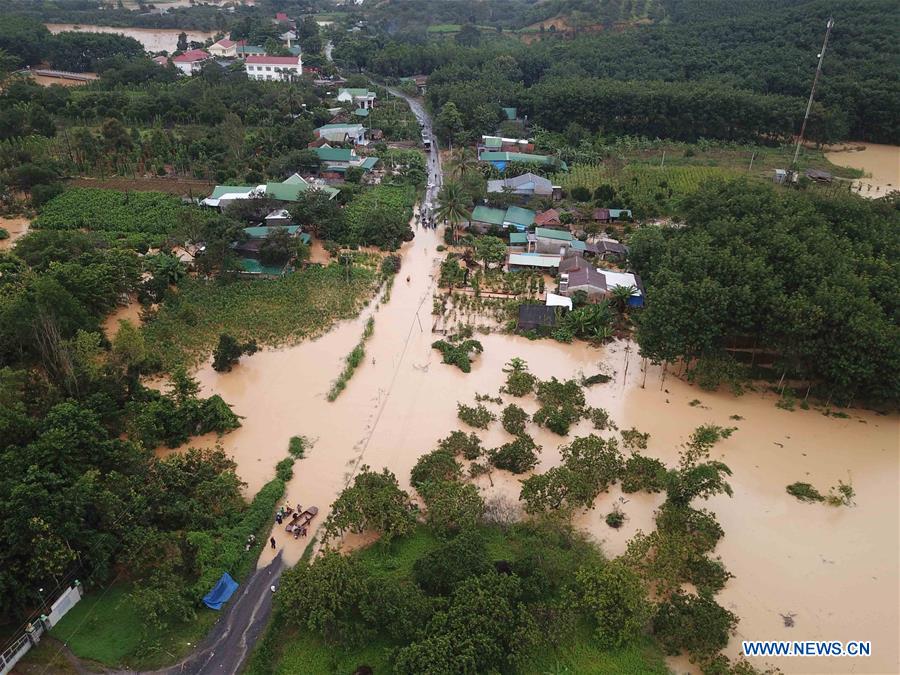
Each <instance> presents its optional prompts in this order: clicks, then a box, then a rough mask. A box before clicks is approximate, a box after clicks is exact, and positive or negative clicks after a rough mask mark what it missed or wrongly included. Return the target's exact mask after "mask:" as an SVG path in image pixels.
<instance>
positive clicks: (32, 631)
mask: <svg viewBox="0 0 900 675" xmlns="http://www.w3.org/2000/svg"><path fill="white" fill-rule="evenodd" d="M79 600H81V584H80V583H78V582H77V581H76V582H75V585H74V586H70V587H69V588H67V589H66V590H65V591H64V592H63V594H62V595H60V596H59V597H58V598H57V599H56V602H54V603H53V604H52V605H51V607H50V614H49V616H44V615H41V618H40V619H38V620H37V621H34V622H33V623H29V624H28V627H27V628H26V629H25V632H24V633H22V635H20V636H19V637H18V638H16V639H15V640H14V641H13V642H12V644H10V645H9V646H8V647H7V648H6V649H5V650H4V651H3V652H2V653H0V675H6V674H7V673H8V672H9V671H11V670H12V668H13V666H15V665H16V664H17V663H18V662H19V660H20V659H21V658H22V657H23V656H25V654H27V653H28V650H29V649H31V648H32V647H33V646H34V645H36V644H37V643H38V642H40V641H41V636H43V635H44V633H46V632H47V631H48V630H50V629H51V628H53V626H55V625H56V624H57V623H59V620H60V619H62V618H63V617H64V616H65V615H66V612H68V611H69V610H70V609H72V607H74V606H75V605H76V604H77V603H78V601H79Z"/></svg>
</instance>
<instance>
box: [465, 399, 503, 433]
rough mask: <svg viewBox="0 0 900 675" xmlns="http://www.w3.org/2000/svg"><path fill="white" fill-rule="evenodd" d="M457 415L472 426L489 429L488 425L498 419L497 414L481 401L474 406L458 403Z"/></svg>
mask: <svg viewBox="0 0 900 675" xmlns="http://www.w3.org/2000/svg"><path fill="white" fill-rule="evenodd" d="M456 416H457V417H459V419H461V420H462V421H463V422H465V423H466V424H468V425H469V426H470V427H475V428H476V429H487V428H488V425H489V424H490V423H491V422H493V421H494V420H495V419H497V416H496V415H495V414H494V413H492V412H491V411H490V410H488V409H487V408H486V407H485V406H484V405H483V404H481V403H479V404H478V405H476V406H474V407H473V406H470V405H465V404H463V403H457V404H456Z"/></svg>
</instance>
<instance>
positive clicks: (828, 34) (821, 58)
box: [792, 17, 834, 166]
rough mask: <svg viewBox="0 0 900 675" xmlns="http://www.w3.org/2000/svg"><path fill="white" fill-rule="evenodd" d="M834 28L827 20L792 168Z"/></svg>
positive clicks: (797, 154)
mask: <svg viewBox="0 0 900 675" xmlns="http://www.w3.org/2000/svg"><path fill="white" fill-rule="evenodd" d="M832 26H834V19H833V18H830V17H829V19H828V27H827V28H826V30H825V42H823V43H822V51H821V52H819V65H818V66H816V76H815V77H814V78H813V83H812V89H810V90H809V101H808V102H807V104H806V114H805V115H804V116H803V124H802V125H801V126H800V136H798V137H797V147H796V148H795V149H794V161H793V164H792V166H796V165H797V157H798V156H799V155H800V144H801V143H803V135H804V134H805V133H806V123H807V121H809V111H810V110H812V104H813V98H814V97H815V95H816V85H817V84H819V75H821V74H822V61H824V60H825V50H826V49H828V38H829V37H831V27H832Z"/></svg>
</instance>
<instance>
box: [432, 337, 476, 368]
mask: <svg viewBox="0 0 900 675" xmlns="http://www.w3.org/2000/svg"><path fill="white" fill-rule="evenodd" d="M431 346H432V347H433V348H434V349H437V350H438V351H439V352H440V353H441V356H443V359H444V363H447V364H450V365H453V366H456V367H457V368H459V369H460V370H461V371H463V372H464V373H469V372H471V371H472V357H471V355H472V354H480V353H481V352H483V351H484V347H482V346H481V343H480V342H479V341H478V340H460V341H458V342H453V341H450V342H448V341H446V340H438V341H436V342H433V343H432V344H431Z"/></svg>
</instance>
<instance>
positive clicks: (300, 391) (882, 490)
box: [193, 230, 900, 673]
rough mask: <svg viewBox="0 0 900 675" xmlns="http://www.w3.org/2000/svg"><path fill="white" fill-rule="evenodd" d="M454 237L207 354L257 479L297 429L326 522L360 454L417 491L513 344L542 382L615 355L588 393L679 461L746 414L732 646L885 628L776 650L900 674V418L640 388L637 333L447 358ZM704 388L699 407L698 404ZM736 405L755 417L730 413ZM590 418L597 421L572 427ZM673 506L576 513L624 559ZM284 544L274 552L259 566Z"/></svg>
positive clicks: (496, 342) (205, 373)
mask: <svg viewBox="0 0 900 675" xmlns="http://www.w3.org/2000/svg"><path fill="white" fill-rule="evenodd" d="M439 243H441V242H440V239H439V237H438V236H437V235H436V234H435V233H434V232H432V231H430V230H420V231H419V232H418V234H417V236H416V238H415V240H414V241H413V242H411V243H409V244H407V245H405V247H404V251H403V253H404V256H403V268H402V270H401V272H400V274H399V275H398V276H397V279H396V283H395V284H394V288H393V292H392V297H391V299H390V301H389V302H388V303H387V304H385V305H383V306H381V307H379V308H377V309H374V310H373V308H372V307H369V308H367V309H366V310H365V311H364V312H363V313H362V315H361V316H360V317H358V318H357V319H355V320H352V321H346V322H343V323H341V324H339V325H337V326H336V327H335V328H334V329H333V330H332V331H331V332H329V333H328V334H326V335H324V336H323V337H321V338H319V339H317V340H314V341H311V342H304V343H302V344H300V345H297V346H294V347H291V348H287V349H279V350H268V351H263V352H261V353H258V354H256V355H254V356H253V357H251V358H245V359H242V360H241V363H240V365H239V366H238V367H236V368H235V369H234V370H233V371H232V372H231V373H227V374H218V373H216V372H215V371H213V370H212V368H211V367H210V365H209V363H207V364H206V365H204V366H203V367H201V368H200V369H199V370H198V371H197V377H198V378H199V380H200V382H201V383H202V386H203V390H204V393H205V394H212V393H217V394H220V395H222V396H223V397H224V398H225V400H226V401H228V402H229V403H231V404H232V405H233V406H234V409H235V411H236V412H237V413H238V414H240V415H243V416H244V420H243V426H242V427H241V428H240V429H238V430H236V431H234V432H233V433H231V434H228V435H227V436H225V437H224V438H222V439H221V443H222V445H223V446H224V448H225V450H226V451H227V452H228V453H229V454H231V455H233V456H234V458H235V460H236V462H237V465H238V472H239V474H240V475H241V477H242V478H243V479H244V480H245V481H246V482H247V484H248V487H247V491H248V493H250V494H253V493H254V492H256V491H257V490H258V489H259V488H260V487H261V486H262V485H263V484H264V483H265V482H266V481H267V480H270V479H271V478H272V477H273V476H274V466H275V463H276V462H277V461H278V460H280V459H282V458H283V457H284V456H286V453H287V445H288V439H289V438H290V437H291V436H293V435H295V434H302V435H305V436H308V437H309V438H311V439H313V441H314V445H313V447H312V448H311V449H310V450H309V452H308V453H307V457H306V459H303V460H301V461H299V462H297V463H296V464H295V466H294V478H293V479H292V480H291V482H290V484H289V486H288V492H287V499H288V501H289V502H290V503H291V504H296V503H297V502H299V503H301V504H302V505H303V506H304V507H306V506H309V505H316V506H318V507H319V508H320V514H319V517H318V518H317V520H316V521H314V522H313V527H318V526H319V525H320V524H321V523H322V522H323V520H324V518H325V517H326V516H327V509H328V506H329V505H330V504H331V503H332V501H333V500H334V499H335V497H336V496H337V495H338V493H339V492H340V491H341V490H342V489H343V488H344V486H345V485H346V484H347V483H348V481H350V480H351V478H352V476H353V474H354V472H355V471H356V470H357V469H358V468H359V467H360V466H361V465H362V464H368V465H370V466H372V467H373V468H374V469H380V468H382V467H388V468H389V469H391V470H392V471H393V472H394V473H395V474H396V475H397V477H398V479H399V480H400V483H401V484H402V485H403V486H404V488H406V489H409V471H410V469H411V468H412V467H413V465H414V464H415V462H416V460H417V458H418V457H419V456H420V455H421V454H422V453H425V452H428V451H430V450H432V449H433V448H434V447H435V443H436V441H437V440H438V439H439V438H441V437H443V436H445V435H446V434H447V433H449V432H450V431H452V430H453V429H456V428H459V427H460V425H461V423H460V422H458V420H457V419H456V403H457V401H463V402H471V401H472V400H473V398H474V395H475V394H476V393H487V394H491V395H496V394H497V390H498V388H499V387H500V386H501V384H502V382H503V379H504V374H503V373H502V367H503V365H504V363H505V362H506V361H508V360H509V359H510V358H512V357H514V356H518V357H521V358H523V359H525V360H526V361H527V362H528V364H529V366H530V368H531V370H532V371H533V372H534V373H535V374H536V375H538V376H539V377H541V378H549V377H550V376H551V375H555V376H557V377H560V378H566V377H573V376H576V375H578V374H580V373H583V374H586V375H592V374H594V373H597V372H599V371H600V370H601V369H602V370H603V371H605V372H607V373H609V374H614V375H615V378H614V380H613V381H612V382H609V383H607V384H603V385H596V386H594V387H592V388H590V389H589V390H587V398H588V401H589V403H590V404H591V405H595V406H601V407H604V408H606V409H607V410H608V411H609V412H610V413H611V415H612V417H613V419H614V420H615V421H616V423H617V424H618V425H619V427H620V428H629V427H631V426H636V427H637V428H638V429H640V430H642V431H645V432H649V433H650V434H651V438H650V445H649V450H648V452H647V454H650V455H653V456H656V457H659V458H661V459H662V460H663V461H665V462H667V463H669V464H673V463H674V462H675V461H676V458H677V453H678V449H679V446H680V444H681V443H683V442H684V441H685V440H686V439H687V437H688V436H689V434H690V433H691V432H692V431H693V429H694V428H696V427H697V426H699V425H701V424H704V423H715V424H719V425H723V426H736V427H737V428H738V430H737V431H736V432H735V433H734V434H733V436H732V437H731V438H729V439H727V440H725V441H723V442H722V443H721V444H720V445H718V446H717V447H716V448H715V449H714V451H713V454H714V456H716V457H717V458H721V459H723V460H724V461H725V462H727V463H728V465H729V466H730V467H731V469H732V470H733V472H734V475H733V477H732V479H731V485H732V487H733V489H734V497H733V498H730V499H729V498H727V497H719V498H715V499H713V500H710V502H709V503H708V504H705V505H704V506H707V507H709V508H711V509H713V510H714V511H715V512H716V514H717V515H718V518H719V521H720V522H721V524H722V526H723V528H724V529H725V532H726V536H725V538H724V539H723V540H722V541H721V542H720V544H719V546H718V548H717V550H716V554H718V555H721V556H722V558H723V560H724V562H725V564H726V565H727V567H728V569H729V570H730V571H731V572H732V573H733V574H734V575H735V578H734V579H732V580H730V581H729V582H728V584H727V586H726V587H725V589H724V591H722V593H721V594H720V595H719V596H718V601H719V602H720V603H722V604H723V605H724V606H726V607H728V608H729V609H731V610H732V611H734V612H735V613H736V614H737V615H738V616H740V618H741V622H740V625H739V627H738V634H737V636H735V638H734V639H733V640H732V642H731V644H730V645H729V648H728V650H727V653H728V654H729V655H730V656H735V655H736V654H737V653H738V650H739V648H740V640H741V639H747V638H753V639H796V640H809V639H824V640H844V641H847V640H855V639H863V640H872V641H873V644H874V649H873V655H872V657H871V658H868V659H864V660H862V659H857V660H854V661H852V662H851V661H847V660H842V659H815V658H805V659H794V660H788V659H780V660H773V663H774V665H778V666H780V667H781V668H782V669H783V670H785V672H790V673H814V672H815V673H820V672H821V673H844V672H850V671H852V672H856V673H889V672H890V673H894V672H897V669H898V650H897V635H898V596H900V591H898V586H900V579H898V548H900V544H898V541H900V522H898V503H900V495H898V482H900V481H898V471H900V465H898V451H900V448H898V441H900V439H898V433H900V420H898V418H897V417H895V416H878V415H875V414H872V413H866V412H857V411H853V412H852V416H851V417H850V418H849V419H836V418H831V417H825V416H824V415H822V414H821V413H820V412H816V411H802V410H797V411H795V412H788V411H785V410H781V409H778V408H776V407H775V400H776V399H775V397H774V396H773V395H762V394H746V395H744V396H742V397H739V398H735V397H732V396H730V395H726V394H711V393H708V392H703V391H701V390H698V389H696V388H693V387H690V386H688V385H687V384H685V383H683V382H680V381H678V380H676V379H675V378H673V377H671V376H670V377H668V378H667V379H666V380H665V382H664V383H663V386H662V387H661V386H660V384H661V383H660V374H659V369H657V368H653V367H651V369H650V371H649V372H648V377H647V382H646V388H641V381H642V379H643V374H642V373H641V369H640V366H641V364H640V359H639V358H638V357H637V351H636V347H635V346H634V345H633V344H631V343H625V342H617V343H614V344H612V345H609V346H607V347H605V348H603V349H595V348H592V347H590V346H587V345H585V344H581V343H576V344H572V345H562V344H559V343H556V342H553V341H550V340H542V341H540V340H539V341H529V340H526V339H524V338H519V337H515V336H508V335H500V334H493V335H486V336H480V338H479V339H480V340H481V341H482V343H483V345H484V354H483V355H481V356H479V357H478V359H477V361H476V362H475V363H474V365H473V368H472V372H471V373H470V374H468V375H466V374H463V373H462V372H461V371H459V370H458V369H456V368H455V367H451V366H447V365H443V364H441V362H440V361H441V359H440V355H439V354H438V353H437V352H436V351H435V350H433V349H431V347H430V345H431V342H432V341H433V340H435V339H437V338H436V337H435V336H434V335H432V334H431V332H430V329H431V326H432V319H433V317H432V316H431V307H432V293H433V290H434V280H433V275H434V274H435V273H436V270H437V263H438V257H437V256H438V255H439V254H437V253H436V251H435V247H436V246H437V245H438V244H439ZM407 275H409V276H410V277H411V281H410V283H407V282H406V276H407ZM373 311H375V332H374V335H373V336H372V338H371V339H370V341H369V342H368V344H367V346H366V358H365V361H364V362H363V364H362V365H361V366H360V367H359V369H358V370H357V372H356V374H355V375H354V376H353V378H352V379H351V380H350V382H349V384H348V386H347V389H346V390H345V391H344V392H343V393H342V394H341V396H340V397H339V398H338V399H337V401H336V402H334V403H328V402H327V401H326V399H325V393H326V392H327V391H328V388H329V385H330V384H331V381H332V380H333V379H334V378H335V377H336V376H337V374H338V372H339V371H340V370H341V367H342V362H343V358H344V357H345V356H346V354H347V353H348V352H349V351H350V350H351V349H352V347H353V346H354V345H355V344H356V342H357V341H358V340H359V337H360V334H361V333H362V329H363V325H364V323H365V321H366V319H367V318H368V316H370V315H371V313H372V312H373ZM626 369H627V375H626ZM694 399H699V400H700V403H699V404H695V405H694V406H691V405H689V402H691V401H693V400H694ZM522 405H523V407H525V408H526V409H527V410H528V411H529V412H533V411H534V410H535V409H536V404H535V402H534V401H533V400H530V399H525V400H524V403H522ZM732 415H739V416H740V417H741V418H742V419H740V420H733V419H731V416H732ZM535 431H536V433H535V434H534V435H535V440H536V441H537V442H538V443H539V444H540V445H541V446H543V452H542V454H541V465H540V466H539V470H544V469H546V468H549V467H550V466H553V465H554V464H556V463H558V462H559V450H558V446H559V445H560V441H562V440H564V439H561V438H560V437H558V436H555V435H553V434H551V433H549V432H547V431H545V430H541V429H536V430H535ZM589 432H590V428H589V426H588V425H587V424H586V423H584V422H583V423H581V425H580V426H579V427H578V428H577V429H576V430H573V432H572V434H571V435H570V436H569V437H568V438H569V439H571V438H572V437H573V436H574V435H575V434H587V433H589ZM482 438H483V440H484V442H485V445H486V446H488V447H491V446H494V445H497V444H499V443H501V442H505V441H506V440H508V439H509V437H508V436H507V435H506V433H505V432H504V431H503V430H502V428H500V425H499V423H494V424H493V425H492V428H491V429H490V430H488V431H487V432H484V433H483V434H482ZM215 442H216V439H215V438H214V437H205V438H201V439H195V442H194V443H193V445H195V446H211V445H213V444H214V443H215ZM492 478H493V485H491V484H490V481H489V479H488V477H481V478H480V479H479V482H478V484H479V486H480V487H481V488H483V493H484V496H485V498H486V499H500V500H503V501H505V502H506V503H507V504H508V505H511V506H512V507H513V508H517V507H516V505H515V504H516V500H517V496H518V491H519V483H518V479H517V478H516V477H513V476H510V475H508V474H503V472H496V473H495V474H494V475H493V477H492ZM798 480H799V481H805V482H809V483H812V484H813V485H816V486H817V487H818V488H819V489H820V490H823V491H826V490H827V489H828V488H829V487H830V486H832V485H836V484H837V482H838V480H844V481H848V480H850V481H852V483H853V486H854V488H855V489H856V493H857V497H856V502H857V505H856V506H855V507H852V508H831V507H827V506H823V505H818V504H817V505H808V504H803V503H801V502H799V501H797V500H796V499H794V498H793V497H791V496H790V495H788V494H787V493H786V492H785V486H786V485H788V484H789V483H792V482H794V481H798ZM660 502H661V497H660V496H659V495H644V494H638V495H625V496H624V498H623V495H622V494H621V493H620V492H619V490H618V488H614V489H613V490H611V491H610V492H609V493H608V494H604V495H601V496H600V497H599V498H598V500H597V502H596V505H595V508H594V509H593V510H591V511H588V512H587V513H584V514H582V515H579V516H578V517H577V518H576V524H577V525H578V526H579V527H582V528H583V529H585V530H586V531H587V532H589V533H590V535H591V536H592V537H594V538H595V539H597V540H598V541H599V542H600V543H601V544H602V546H603V547H604V549H605V550H606V551H607V553H608V554H609V555H611V556H614V555H618V554H620V553H622V552H623V551H624V550H625V546H626V542H627V540H628V539H629V538H630V537H631V536H632V535H633V534H634V533H635V532H636V531H637V530H639V529H640V530H644V531H649V530H651V529H653V510H654V509H655V508H656V507H657V506H658V505H659V504H660ZM615 503H622V509H623V511H624V512H625V514H626V516H627V518H628V520H627V521H626V523H625V525H624V526H623V527H622V528H621V529H620V530H619V531H615V530H612V529H610V528H609V527H608V526H607V525H606V524H605V522H604V521H603V518H604V516H605V515H606V513H608V512H609V511H610V510H611V508H612V506H613V504H615ZM274 536H275V538H276V540H277V542H278V546H279V548H283V549H284V555H285V559H286V561H287V562H289V563H292V562H296V561H297V560H299V558H300V556H301V554H302V552H303V548H304V546H305V545H306V544H307V541H305V540H300V541H294V540H292V539H288V538H287V537H286V536H285V532H284V531H283V530H281V529H279V528H276V530H275V531H274ZM363 541H368V538H364V539H363ZM353 543H354V544H356V543H359V542H357V541H354V542H353ZM270 557H271V556H270V553H269V549H268V548H267V549H266V552H265V553H264V554H263V558H262V559H261V561H260V564H266V563H267V562H268V560H269V558H270ZM782 614H793V615H795V618H794V621H795V625H794V627H793V628H786V627H785V626H784V622H783V620H782V618H781V615H782ZM758 665H762V664H758ZM672 666H673V667H674V668H676V669H678V670H685V669H691V667H690V666H689V664H686V663H685V662H684V661H683V660H673V661H672Z"/></svg>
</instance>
